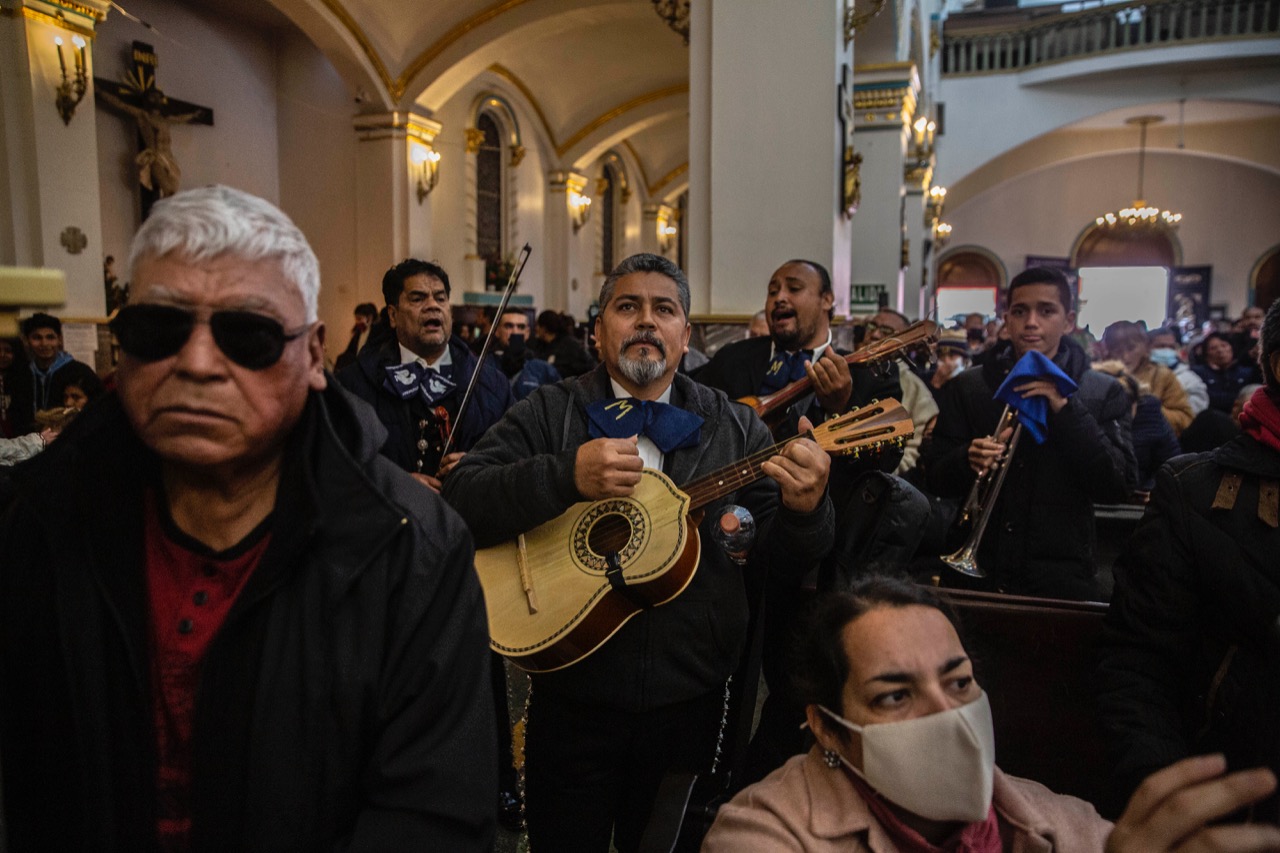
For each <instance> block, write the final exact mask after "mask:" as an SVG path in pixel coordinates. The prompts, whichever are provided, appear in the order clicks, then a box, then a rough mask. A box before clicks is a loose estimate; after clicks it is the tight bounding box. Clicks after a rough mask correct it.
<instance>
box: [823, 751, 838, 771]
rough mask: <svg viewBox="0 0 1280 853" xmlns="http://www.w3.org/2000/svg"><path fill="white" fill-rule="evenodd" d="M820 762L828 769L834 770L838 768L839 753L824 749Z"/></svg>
mask: <svg viewBox="0 0 1280 853" xmlns="http://www.w3.org/2000/svg"><path fill="white" fill-rule="evenodd" d="M822 760H823V762H825V763H826V765H827V766H828V767H830V768H831V769H832V770H835V769H836V768H837V767H839V766H840V753H838V752H836V751H835V750H834V749H824V750H822Z"/></svg>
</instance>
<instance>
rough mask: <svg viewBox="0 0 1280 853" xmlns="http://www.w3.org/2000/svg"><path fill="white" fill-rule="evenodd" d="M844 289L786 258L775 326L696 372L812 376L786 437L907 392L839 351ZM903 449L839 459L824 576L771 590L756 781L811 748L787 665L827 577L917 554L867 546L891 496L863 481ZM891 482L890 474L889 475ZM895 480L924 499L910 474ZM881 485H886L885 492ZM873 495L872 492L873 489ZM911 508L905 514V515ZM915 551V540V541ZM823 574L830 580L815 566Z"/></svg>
mask: <svg viewBox="0 0 1280 853" xmlns="http://www.w3.org/2000/svg"><path fill="white" fill-rule="evenodd" d="M834 303H835V293H834V292H833V290H832V287H831V276H830V274H829V273H828V272H827V270H826V268H825V267H824V266H822V264H819V263H817V262H815V261H807V260H793V261H787V262H786V263H785V264H783V265H782V266H780V267H778V269H777V270H776V271H774V273H773V275H772V276H770V277H769V285H768V291H767V295H766V297H765V308H764V315H765V321H766V322H767V323H768V326H769V334H768V335H767V336H765V337H758V338H748V339H747V340H744V341H738V342H736V343H733V344H730V345H728V346H726V347H723V348H721V349H720V351H719V352H717V353H716V354H715V357H714V358H712V359H711V362H710V363H709V364H707V365H706V366H705V367H703V368H702V369H701V370H699V371H697V372H696V373H694V374H693V377H694V379H696V380H698V381H699V382H701V383H702V384H704V385H709V386H711V387H712V388H719V389H720V390H721V391H723V392H725V393H726V394H728V395H729V396H730V397H732V398H734V399H741V398H744V397H748V396H759V397H765V396H767V395H769V394H773V393H776V392H777V391H779V390H780V389H782V388H784V387H786V386H787V385H789V384H791V383H793V382H798V381H800V380H803V379H805V378H809V379H810V381H811V383H812V387H813V390H812V392H811V393H809V394H806V395H805V396H803V397H801V398H800V399H798V400H797V401H796V402H795V403H793V404H792V405H791V406H789V407H788V408H787V410H786V411H785V413H783V417H782V420H781V422H780V423H779V424H778V425H777V426H776V427H775V428H774V432H775V435H777V437H779V438H788V437H790V436H792V435H795V434H796V425H797V423H798V422H799V419H800V417H801V416H805V417H808V418H809V420H810V421H812V422H813V423H820V422H822V421H823V420H824V419H826V418H827V417H828V416H830V415H838V414H843V413H844V412H847V411H849V410H851V409H854V408H858V407H861V406H864V405H866V404H867V403H870V402H871V401H872V400H886V399H889V398H893V399H895V400H901V399H902V386H901V384H900V383H899V376H898V367H897V365H896V364H894V363H893V362H892V361H889V362H882V363H879V364H876V365H874V366H871V367H859V368H854V369H850V367H849V363H848V362H847V361H846V360H845V359H844V358H843V357H842V356H843V355H846V354H847V353H841V352H839V351H837V350H836V348H835V346H834V345H833V344H832V338H831V316H832V306H833V305H834ZM901 458H902V451H901V450H894V451H890V452H887V453H883V454H881V455H879V456H862V457H859V458H852V457H846V458H839V459H836V460H834V461H833V462H832V465H831V501H832V504H833V506H834V508H835V512H836V518H837V520H838V521H837V524H836V530H837V533H836V542H835V544H834V546H833V548H832V552H831V554H829V555H828V557H827V558H826V560H824V564H823V566H822V567H821V569H820V570H819V571H818V572H815V573H813V574H814V575H815V576H811V577H807V578H803V579H801V580H800V582H799V583H795V582H786V581H777V580H775V581H774V582H772V583H770V584H769V588H768V590H767V593H766V600H767V603H766V605H765V624H764V632H765V636H764V648H763V667H764V675H765V681H766V683H767V684H768V686H769V696H768V698H767V699H766V700H765V704H764V708H763V710H762V712H761V716H760V724H759V726H758V727H757V729H756V734H755V737H754V738H753V739H752V741H751V748H750V752H749V754H748V766H747V770H746V777H745V779H744V780H743V781H745V782H754V781H756V780H758V779H762V778H764V776H766V775H767V774H768V773H770V772H771V771H772V770H773V769H774V768H776V767H780V766H782V763H783V762H784V761H786V760H787V759H788V758H790V757H791V756H792V755H795V754H798V753H800V752H802V751H803V750H804V748H805V744H804V733H803V732H801V731H800V724H801V723H803V722H804V706H803V705H801V704H800V702H799V701H798V700H796V699H794V698H793V697H792V693H793V691H792V689H791V677H790V675H789V673H788V670H789V665H788V664H789V661H788V655H789V652H790V645H791V643H790V639H791V637H792V636H793V635H794V634H795V632H796V629H797V625H798V624H799V621H800V619H801V614H802V613H803V612H804V611H805V609H806V607H807V606H808V605H807V603H808V601H809V600H810V599H811V598H812V597H813V594H814V591H815V590H816V589H817V588H818V587H819V586H830V585H832V583H833V581H832V580H831V578H833V577H834V576H835V575H838V574H840V573H841V572H840V570H839V569H838V568H837V567H836V565H837V563H841V562H844V563H848V564H850V565H856V566H858V567H859V568H861V566H862V564H863V563H865V561H866V560H865V558H866V557H867V556H872V557H873V558H878V559H882V560H888V561H891V562H906V561H907V560H909V559H910V558H911V553H910V552H909V551H908V552H907V553H903V554H898V555H893V554H886V553H884V549H879V551H880V553H877V554H868V551H867V546H868V544H869V543H867V542H865V541H863V540H864V539H865V537H861V536H859V535H858V534H859V533H860V532H861V531H863V530H866V529H867V528H868V527H869V526H870V523H869V522H870V517H871V516H873V515H874V514H877V513H879V512H880V511H881V510H882V509H883V506H884V505H887V504H888V502H885V501H876V502H873V503H867V502H866V501H865V500H864V499H863V494H862V492H863V491H865V490H868V489H871V488H877V487H882V484H880V483H877V484H871V483H866V482H864V481H863V480H862V479H861V478H862V476H863V475H864V474H866V473H867V472H869V471H880V472H884V473H885V474H889V473H891V472H892V471H893V470H894V469H895V468H896V467H897V465H898V463H899V461H900V460H901ZM884 482H886V483H887V482H889V481H887V480H886V481H884ZM893 487H894V488H896V489H898V490H900V491H901V492H903V493H905V494H908V495H911V496H912V497H916V498H919V502H920V504H921V506H924V503H923V502H924V499H923V498H922V497H920V496H919V495H918V494H913V493H914V490H913V489H911V487H910V486H908V485H906V484H905V483H902V482H901V481H894V482H893ZM880 491H881V489H880V488H877V494H876V495H875V496H877V497H878V496H879V492H880ZM868 494H871V493H870V492H868ZM909 515H910V513H902V517H903V518H906V517H907V516H909ZM912 550H913V549H912ZM818 574H821V575H822V576H823V577H822V578H821V580H820V579H819V578H818V577H816V575H818Z"/></svg>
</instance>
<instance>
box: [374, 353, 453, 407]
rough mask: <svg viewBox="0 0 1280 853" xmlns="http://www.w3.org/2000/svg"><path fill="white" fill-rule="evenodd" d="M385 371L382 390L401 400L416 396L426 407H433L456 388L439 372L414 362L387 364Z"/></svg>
mask: <svg viewBox="0 0 1280 853" xmlns="http://www.w3.org/2000/svg"><path fill="white" fill-rule="evenodd" d="M385 370H386V371H387V377H386V378H385V379H384V380H382V387H383V389H384V390H386V391H388V392H390V393H391V394H394V395H395V396H397V397H399V398H400V399H401V400H408V399H410V398H412V397H414V396H418V397H421V398H422V399H423V401H424V402H425V403H426V404H427V405H428V406H434V405H435V404H436V403H437V402H439V401H440V400H443V399H444V398H445V397H448V396H449V395H450V394H452V393H453V391H454V389H455V388H457V387H458V386H457V385H455V384H454V383H453V381H452V380H451V379H449V378H448V377H446V376H445V375H444V374H442V373H441V372H440V371H438V370H436V369H435V368H433V367H426V366H424V365H421V364H418V363H417V362H416V361H414V362H410V363H408V364H389V365H387V367H386V368H385Z"/></svg>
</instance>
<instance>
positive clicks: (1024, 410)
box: [996, 350, 1078, 444]
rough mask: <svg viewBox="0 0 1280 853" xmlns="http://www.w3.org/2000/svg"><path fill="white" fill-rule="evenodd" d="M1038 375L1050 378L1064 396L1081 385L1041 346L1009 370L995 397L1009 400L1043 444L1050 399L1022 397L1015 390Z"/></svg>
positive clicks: (1024, 423)
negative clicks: (1046, 354) (1045, 352)
mask: <svg viewBox="0 0 1280 853" xmlns="http://www.w3.org/2000/svg"><path fill="white" fill-rule="evenodd" d="M1037 379H1048V380H1049V381H1050V382H1052V383H1053V384H1054V385H1055V386H1056V387H1057V389H1058V393H1059V394H1061V395H1062V396H1064V397H1070V396H1071V395H1072V394H1073V393H1075V390H1076V388H1077V387H1078V386H1077V385H1076V383H1075V380H1074V379H1072V378H1071V377H1070V376H1068V375H1067V374H1065V373H1063V372H1062V369H1061V368H1060V367H1058V365H1056V364H1054V363H1053V362H1052V361H1050V360H1049V359H1048V358H1046V357H1045V356H1044V354H1043V353H1041V352H1040V351H1039V350H1030V351H1028V352H1027V354H1026V355H1024V356H1023V357H1022V358H1020V359H1018V363H1017V364H1015V365H1014V366H1013V369H1012V370H1010V371H1009V375H1008V376H1006V377H1005V380H1004V382H1003V383H1001V385H1000V387H999V388H997V389H996V399H997V400H999V401H1000V402H1001V403H1007V404H1008V405H1009V406H1010V407H1011V408H1012V409H1013V410H1014V411H1015V412H1017V413H1018V420H1020V421H1022V425H1023V426H1025V427H1026V428H1027V432H1029V433H1031V437H1032V438H1033V439H1035V442H1036V444H1044V442H1045V439H1047V438H1048V437H1049V401H1048V400H1046V399H1045V398H1044V397H1038V396H1037V397H1023V396H1022V395H1021V394H1019V393H1018V392H1017V391H1015V390H1013V389H1014V387H1015V386H1018V385H1026V384H1027V383H1028V382H1034V381H1035V380H1037Z"/></svg>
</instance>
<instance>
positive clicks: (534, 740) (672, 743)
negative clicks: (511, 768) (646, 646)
mask: <svg viewBox="0 0 1280 853" xmlns="http://www.w3.org/2000/svg"><path fill="white" fill-rule="evenodd" d="M723 708H724V694H723V692H722V691H716V692H714V693H711V694H707V695H705V696H701V697H699V698H697V699H693V700H691V701H688V702H681V703H678V704H675V705H668V706H665V707H662V708H656V709H654V710H652V711H645V712H630V711H618V710H613V709H610V708H601V707H596V706H594V705H578V704H575V703H572V702H568V701H566V700H564V699H561V698H559V697H556V696H547V695H545V694H539V692H538V685H537V680H536V679H535V680H534V685H533V696H532V699H531V700H530V703H529V722H528V729H527V731H526V742H525V814H526V820H527V823H528V827H529V851H530V853H608V850H609V840H610V838H611V837H612V839H613V843H614V846H615V847H617V849H618V851H619V853H630V851H634V850H636V849H637V847H638V846H639V844H640V839H641V837H642V836H643V834H644V829H645V826H646V824H647V823H648V821H649V815H650V813H651V812H652V811H653V803H654V799H655V796H656V794H657V791H658V785H659V784H660V783H661V781H662V777H663V776H664V775H665V774H666V773H667V772H668V771H671V770H684V771H694V772H697V773H706V772H707V771H708V770H710V767H711V759H712V756H713V755H714V751H715V746H716V738H717V735H718V733H719V730H720V719H721V715H722V712H723Z"/></svg>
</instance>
